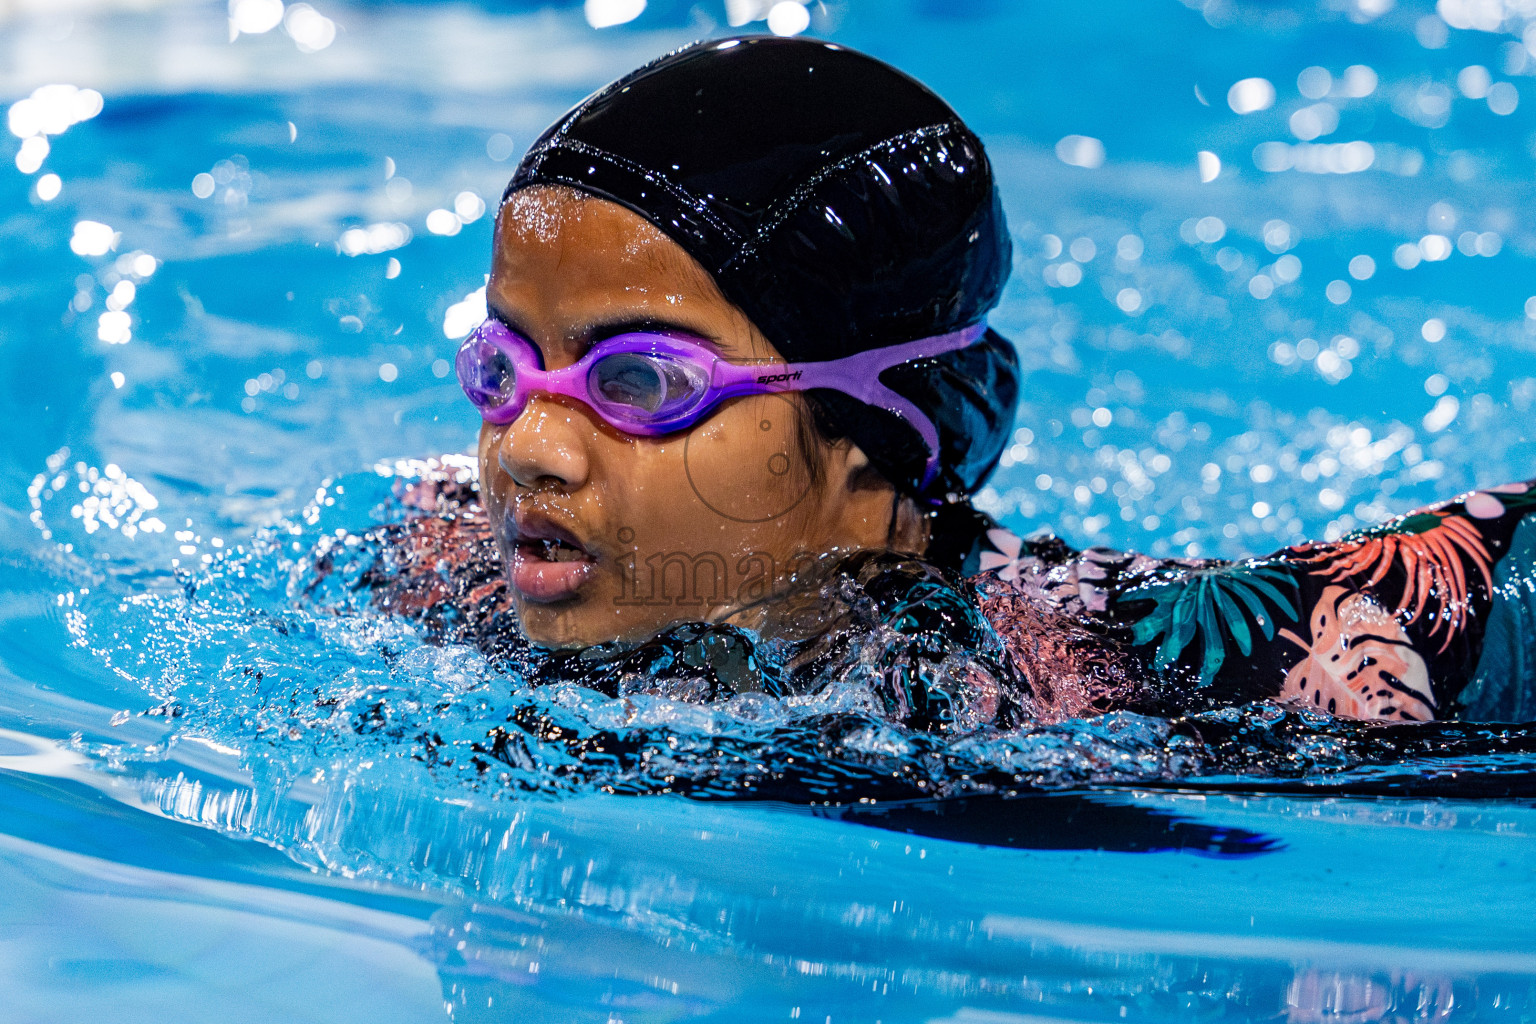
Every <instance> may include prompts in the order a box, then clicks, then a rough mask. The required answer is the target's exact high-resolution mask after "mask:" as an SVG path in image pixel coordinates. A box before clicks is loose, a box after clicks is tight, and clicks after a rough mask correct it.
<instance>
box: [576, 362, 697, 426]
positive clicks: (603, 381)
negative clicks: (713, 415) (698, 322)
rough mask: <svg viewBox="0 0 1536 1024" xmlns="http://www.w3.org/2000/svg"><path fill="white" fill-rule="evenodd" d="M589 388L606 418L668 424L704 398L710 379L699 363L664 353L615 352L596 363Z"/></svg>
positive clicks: (590, 372)
mask: <svg viewBox="0 0 1536 1024" xmlns="http://www.w3.org/2000/svg"><path fill="white" fill-rule="evenodd" d="M587 386H588V390H589V392H590V393H591V395H592V397H593V398H594V399H596V400H597V401H596V404H598V405H600V406H602V411H603V413H604V414H605V415H611V416H614V417H616V418H619V419H622V420H624V421H626V422H630V423H637V424H638V423H665V422H669V421H671V420H673V419H676V418H677V417H679V416H682V415H684V414H685V413H687V412H689V411H690V410H692V409H693V408H694V407H695V406H696V405H698V404H699V402H701V401H702V400H703V399H704V397H705V395H706V394H707V393H708V391H709V377H708V375H707V374H706V373H705V372H704V370H703V368H702V367H700V366H699V365H698V364H697V363H692V362H687V361H684V360H681V359H677V358H675V357H672V356H668V355H666V354H664V353H647V352H616V353H614V354H613V355H609V356H604V357H603V358H601V359H599V360H598V361H597V362H596V363H594V364H593V366H592V369H591V370H590V371H589V373H588V376H587Z"/></svg>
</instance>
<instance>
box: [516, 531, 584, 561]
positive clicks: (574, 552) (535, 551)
mask: <svg viewBox="0 0 1536 1024" xmlns="http://www.w3.org/2000/svg"><path fill="white" fill-rule="evenodd" d="M517 550H518V553H519V554H521V555H523V557H525V558H530V559H534V560H537V561H540V562H590V561H592V556H591V555H589V554H587V551H586V549H585V548H582V547H580V546H579V545H576V544H571V543H568V542H567V541H564V540H560V539H558V538H553V537H551V538H544V539H537V538H524V539H522V540H519V541H518V542H517Z"/></svg>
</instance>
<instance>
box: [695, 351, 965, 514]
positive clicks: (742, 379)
mask: <svg viewBox="0 0 1536 1024" xmlns="http://www.w3.org/2000/svg"><path fill="white" fill-rule="evenodd" d="M986 331H987V326H986V324H972V325H971V326H970V327H964V328H961V329H960V330H958V331H951V332H950V333H948V334H936V335H933V336H932V337H928V338H919V339H918V340H916V341H908V342H903V343H901V344H899V345H887V346H885V347H883V348H872V349H869V350H868V351H866V352H858V353H855V354H854V355H851V356H845V357H843V358H842V359H828V360H825V361H822V362H815V363H786V364H782V365H783V369H780V370H777V371H776V372H775V373H774V374H772V376H776V377H778V376H782V377H785V378H788V379H786V380H783V381H773V382H762V381H761V378H762V377H763V376H764V374H763V367H762V365H761V364H759V365H757V366H744V365H741V364H739V363H727V362H725V361H724V360H720V361H718V362H716V363H715V369H714V381H713V383H714V385H715V386H716V387H718V388H719V389H720V390H721V391H722V392H723V394H722V395H721V397H727V398H728V397H733V396H735V395H743V394H761V393H763V392H765V391H807V390H809V389H811V388H828V389H830V390H833V391H841V392H842V393H843V394H845V395H848V396H850V397H852V398H856V399H858V400H859V401H861V402H863V403H864V404H865V405H872V406H874V407H875V408H877V409H885V410H887V411H888V412H893V413H895V414H896V415H898V416H900V417H901V418H902V419H904V420H906V421H907V422H908V423H909V424H911V426H912V429H913V430H916V431H917V433H918V436H920V437H921V438H922V439H923V444H925V445H927V447H928V462H927V466H926V468H925V469H924V471H923V481H922V485H921V486H922V487H925V488H926V487H927V486H928V485H929V484H930V483H932V482H933V478H934V477H935V476H937V475H938V472H939V432H938V430H937V429H935V428H934V425H933V421H932V420H930V419H929V418H928V417H927V416H925V415H923V414H922V412H921V411H919V410H918V408H917V406H915V405H913V404H912V403H911V402H910V401H908V400H907V399H905V398H903V397H902V396H901V395H898V394H897V393H896V392H894V391H892V390H891V389H890V388H888V387H886V386H885V385H884V384H882V383H880V374H881V373H883V372H884V371H886V370H889V369H890V368H891V367H893V366H899V365H901V364H902V363H909V362H912V361H913V360H915V359H931V358H933V357H934V356H940V355H943V354H944V353H946V352H954V351H956V350H958V349H962V348H968V347H970V346H971V345H974V344H975V343H976V341H977V339H979V338H980V337H981V336H982V335H983V334H985V333H986Z"/></svg>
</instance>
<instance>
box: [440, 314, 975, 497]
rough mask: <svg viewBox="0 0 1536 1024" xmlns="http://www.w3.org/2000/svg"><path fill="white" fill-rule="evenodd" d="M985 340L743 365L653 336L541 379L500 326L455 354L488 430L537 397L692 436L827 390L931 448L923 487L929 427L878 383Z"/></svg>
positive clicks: (544, 373) (597, 349)
mask: <svg viewBox="0 0 1536 1024" xmlns="http://www.w3.org/2000/svg"><path fill="white" fill-rule="evenodd" d="M985 332H986V326H985V325H984V324H975V325H973V326H971V327H966V328H963V329H962V330H958V331H954V332H952V333H949V334H939V335H935V336H934V337H931V338H920V339H918V340H917V341H909V342H906V343H904V344H900V345H890V346H887V347H885V348H876V349H870V350H869V351H867V352H859V353H857V354H855V355H851V356H847V357H845V358H843V359H829V360H826V361H824V362H815V363H775V364H770V365H762V364H759V365H756V366H744V365H741V364H739V363H730V362H726V361H725V360H724V359H722V358H721V357H720V356H719V355H717V354H716V353H715V352H714V351H713V350H712V349H710V348H708V347H707V346H706V345H704V344H703V343H702V342H701V341H698V340H695V339H692V338H689V337H687V336H683V335H677V334H658V333H651V332H643V333H633V334H620V335H618V336H616V337H612V338H605V339H603V340H602V341H600V342H598V343H597V344H596V345H593V346H592V348H591V349H590V350H589V351H588V352H587V353H586V354H585V355H584V356H582V357H581V359H579V360H578V361H577V362H575V363H574V364H572V365H570V366H567V367H564V368H563V369H559V370H545V369H544V368H543V366H542V365H541V363H542V358H541V356H540V353H539V350H538V347H537V346H536V345H534V344H533V342H531V341H529V340H528V339H527V338H525V337H523V336H522V335H520V334H518V333H517V332H515V331H513V330H512V329H511V328H509V327H507V326H506V325H505V324H503V323H502V322H501V321H499V320H497V319H495V318H494V317H493V318H491V319H488V320H486V321H485V322H484V323H483V324H481V325H480V326H479V327H477V328H475V330H474V332H473V333H472V334H470V336H469V337H468V338H466V339H464V343H463V344H462V345H460V346H459V353H458V356H457V357H456V359H455V363H456V366H457V369H458V374H459V384H460V385H461V386H462V387H463V388H464V393H465V394H466V395H468V396H469V400H470V401H471V402H473V403H474V404H475V407H476V408H477V409H479V410H480V416H481V418H483V419H484V420H485V422H487V423H495V424H506V423H511V422H512V421H513V420H515V419H516V418H517V417H518V415H519V414H520V413H521V412H522V411H523V407H524V406H525V405H527V404H528V396H529V395H530V394H532V393H533V392H535V391H542V392H545V393H546V394H551V395H562V396H564V397H566V398H574V399H576V400H577V401H579V402H581V403H583V404H584V405H586V406H587V407H588V408H590V409H591V410H592V411H593V412H595V413H597V414H598V415H599V416H601V417H602V418H603V419H604V420H605V421H607V422H608V423H609V424H610V425H611V426H613V427H614V428H615V429H617V430H621V431H623V432H624V433H626V434H635V435H639V436H642V437H653V436H656V435H659V434H670V433H673V432H674V431H678V430H684V429H686V428H688V427H691V426H692V425H693V424H695V423H697V422H698V421H699V420H700V419H702V418H703V417H704V416H705V415H706V414H707V413H709V412H710V411H711V410H712V409H714V408H715V407H716V406H717V405H719V404H720V403H721V402H723V401H725V400H726V399H728V398H736V397H738V396H741V395H761V394H771V393H773V392H779V391H805V390H808V389H810V388H830V389H832V390H834V391H841V392H842V393H843V394H845V395H849V396H851V397H853V398H856V399H858V400H859V401H861V402H864V403H865V404H867V405H872V406H874V407H875V408H877V409H885V410H887V411H889V412H893V413H895V414H896V415H898V416H900V417H901V418H902V419H904V420H906V421H907V422H908V423H910V424H911V425H912V427H913V429H915V430H916V431H917V432H918V434H919V435H921V437H922V439H923V443H924V444H926V445H927V446H928V463H927V469H926V471H925V472H924V475H923V486H925V487H926V486H927V485H928V484H929V482H931V481H932V480H933V477H934V476H935V474H937V472H938V468H939V435H938V431H937V430H935V429H934V426H933V422H932V421H931V420H929V418H928V417H927V416H924V415H923V414H922V413H921V412H919V411H918V409H917V407H916V406H915V405H913V404H912V403H911V402H909V401H908V400H907V399H905V398H903V397H902V396H900V395H898V394H897V393H896V392H894V391H892V390H891V389H890V388H888V387H886V386H885V385H884V384H881V383H880V374H881V373H882V372H883V371H885V370H888V369H890V368H891V367H893V366H897V365H899V364H901V363H906V362H911V361H912V360H915V359H927V358H930V357H933V356H937V355H942V354H944V353H945V352H953V351H955V350H956V349H962V348H965V347H967V346H969V345H972V344H974V343H975V342H976V340H977V339H978V338H980V337H981V336H982V334H983V333H985Z"/></svg>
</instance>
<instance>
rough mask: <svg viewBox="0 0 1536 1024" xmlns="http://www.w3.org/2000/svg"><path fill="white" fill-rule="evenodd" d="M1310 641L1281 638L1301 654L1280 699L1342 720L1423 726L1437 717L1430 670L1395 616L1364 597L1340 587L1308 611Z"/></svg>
mask: <svg viewBox="0 0 1536 1024" xmlns="http://www.w3.org/2000/svg"><path fill="white" fill-rule="evenodd" d="M1311 627H1312V630H1311V632H1312V636H1311V638H1310V639H1309V640H1308V639H1303V638H1301V637H1299V636H1297V635H1296V634H1295V633H1292V632H1291V631H1290V630H1288V629H1282V630H1281V631H1280V635H1281V636H1282V637H1284V638H1285V639H1286V640H1289V641H1290V642H1291V643H1293V644H1295V645H1296V646H1297V647H1300V648H1301V649H1302V650H1303V651H1305V652H1306V657H1305V658H1303V659H1302V660H1301V661H1299V662H1298V663H1297V664H1296V665H1295V666H1293V667H1292V668H1291V670H1290V672H1288V673H1287V674H1286V677H1285V685H1284V686H1283V687H1282V688H1281V690H1280V695H1279V699H1280V700H1283V701H1290V702H1292V703H1300V704H1309V705H1312V706H1313V707H1317V708H1320V709H1322V710H1324V711H1327V712H1329V713H1330V714H1334V715H1338V716H1340V717H1341V718H1362V719H1381V720H1389V721H1416V722H1428V721H1432V720H1433V719H1434V718H1435V701H1434V698H1433V697H1432V696H1431V692H1430V685H1429V668H1428V667H1427V666H1426V665H1425V664H1424V659H1423V657H1421V656H1420V655H1419V652H1417V651H1415V650H1414V649H1413V641H1412V640H1410V639H1409V638H1408V634H1407V633H1406V632H1404V631H1403V627H1402V625H1401V624H1400V623H1399V622H1398V621H1397V618H1396V616H1394V615H1393V614H1392V612H1390V611H1388V610H1387V608H1386V607H1384V606H1383V605H1381V604H1378V603H1377V602H1376V601H1375V600H1373V599H1372V598H1371V596H1370V595H1369V594H1367V593H1364V592H1362V591H1358V590H1351V589H1349V588H1347V587H1341V586H1338V585H1337V584H1334V585H1330V586H1328V587H1326V588H1324V590H1323V594H1322V597H1321V598H1320V599H1319V600H1318V602H1317V604H1316V605H1314V606H1313V608H1312V622H1311Z"/></svg>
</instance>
